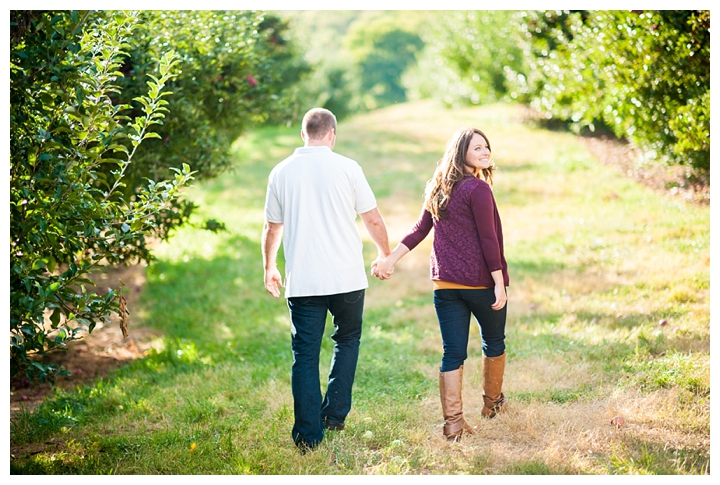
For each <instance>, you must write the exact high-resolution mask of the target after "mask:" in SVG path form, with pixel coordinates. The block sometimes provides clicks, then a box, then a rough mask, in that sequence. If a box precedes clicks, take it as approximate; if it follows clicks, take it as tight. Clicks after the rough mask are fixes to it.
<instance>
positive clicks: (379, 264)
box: [371, 258, 395, 280]
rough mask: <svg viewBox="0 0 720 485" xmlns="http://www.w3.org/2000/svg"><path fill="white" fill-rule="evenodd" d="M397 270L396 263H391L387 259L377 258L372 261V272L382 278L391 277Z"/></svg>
mask: <svg viewBox="0 0 720 485" xmlns="http://www.w3.org/2000/svg"><path fill="white" fill-rule="evenodd" d="M394 272H395V265H393V264H390V263H389V262H388V261H387V259H380V258H378V259H376V260H375V261H373V262H372V271H371V274H372V275H373V276H376V277H378V278H380V279H381V280H387V279H390V277H391V276H392V274H393V273H394Z"/></svg>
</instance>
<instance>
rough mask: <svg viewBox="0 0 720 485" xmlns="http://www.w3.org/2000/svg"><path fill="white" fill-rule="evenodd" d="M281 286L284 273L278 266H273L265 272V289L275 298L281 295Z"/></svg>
mask: <svg viewBox="0 0 720 485" xmlns="http://www.w3.org/2000/svg"><path fill="white" fill-rule="evenodd" d="M280 288H282V275H280V271H278V269H277V268H273V269H271V270H268V271H266V272H265V289H266V290H267V291H268V293H270V294H271V295H272V296H274V297H275V298H279V297H280Z"/></svg>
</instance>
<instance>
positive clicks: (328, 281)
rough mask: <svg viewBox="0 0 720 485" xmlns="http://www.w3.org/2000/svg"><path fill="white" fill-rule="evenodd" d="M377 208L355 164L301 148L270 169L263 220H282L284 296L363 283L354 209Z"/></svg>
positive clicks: (331, 292) (357, 211)
mask: <svg viewBox="0 0 720 485" xmlns="http://www.w3.org/2000/svg"><path fill="white" fill-rule="evenodd" d="M375 207H377V202H376V201H375V195H374V194H373V192H372V189H371V188H370V185H369V184H368V182H367V180H366V179H365V175H364V174H363V171H362V168H361V167H360V165H359V164H358V163H357V162H356V161H355V160H352V159H350V158H347V157H344V156H342V155H338V154H337V153H335V152H333V151H332V150H331V149H330V148H329V147H326V146H317V147H301V148H296V149H295V152H294V153H293V154H292V155H291V156H290V157H288V158H286V159H285V160H283V161H282V162H280V163H279V164H278V165H276V166H275V168H274V169H273V170H272V172H270V176H269V177H268V187H267V194H266V198H265V220H266V221H268V222H274V223H282V224H283V251H284V254H285V284H284V285H283V286H284V287H285V298H291V297H296V296H318V295H334V294H337V293H347V292H350V291H356V290H360V289H363V288H367V287H368V280H367V275H366V274H365V263H364V260H363V254H362V240H361V238H360V233H359V231H358V228H357V225H356V222H355V221H356V218H357V215H358V214H362V213H365V212H367V211H370V210H372V209H374V208H375Z"/></svg>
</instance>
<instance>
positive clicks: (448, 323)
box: [434, 288, 507, 372]
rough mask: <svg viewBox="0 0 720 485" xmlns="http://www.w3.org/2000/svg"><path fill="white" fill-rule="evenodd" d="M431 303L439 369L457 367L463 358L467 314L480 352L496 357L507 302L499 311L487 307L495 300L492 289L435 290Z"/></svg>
mask: <svg viewBox="0 0 720 485" xmlns="http://www.w3.org/2000/svg"><path fill="white" fill-rule="evenodd" d="M434 302H435V313H437V317H438V322H439V323H440V334H441V335H442V340H443V357H442V363H441V365H440V372H450V371H453V370H455V369H458V368H459V367H460V366H461V365H463V363H464V362H465V359H467V349H468V340H469V338H470V315H471V314H472V315H474V316H475V319H476V320H477V322H478V325H479V327H480V336H481V338H482V351H483V354H485V355H486V356H488V357H498V356H500V355H502V353H503V352H504V351H505V320H506V318H507V304H506V305H505V306H504V307H503V308H502V310H493V309H492V308H491V306H492V304H493V303H495V290H494V289H492V288H489V289H485V290H461V289H451V290H435V293H434Z"/></svg>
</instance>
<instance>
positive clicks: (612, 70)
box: [520, 10, 710, 172]
mask: <svg viewBox="0 0 720 485" xmlns="http://www.w3.org/2000/svg"><path fill="white" fill-rule="evenodd" d="M524 15H525V17H524V20H523V22H522V23H521V24H520V25H521V26H522V27H523V28H524V31H525V40H526V43H525V52H526V57H527V59H528V63H529V67H530V68H529V70H528V79H527V85H526V90H527V92H528V93H529V95H530V96H531V98H532V105H533V106H534V107H535V108H536V109H538V110H540V111H542V112H543V113H545V114H546V115H547V117H554V118H558V119H561V120H567V121H571V122H572V123H573V124H574V127H575V128H576V129H580V128H583V127H589V128H591V129H594V127H595V125H597V124H599V123H604V124H605V125H607V126H609V127H610V128H611V129H612V130H613V131H614V132H615V134H616V135H617V136H619V137H625V138H628V139H630V140H632V141H634V142H635V143H636V144H637V145H639V146H640V147H642V148H644V149H645V150H646V151H652V153H653V154H654V157H653V158H657V159H661V160H663V159H664V160H667V161H668V162H669V163H673V164H675V163H678V164H684V165H688V166H690V167H692V168H694V169H696V170H698V171H699V172H703V171H707V170H709V168H710V30H709V29H710V12H709V11H693V10H659V11H649V10H648V11H625V10H612V11H591V12H568V11H564V12H562V11H561V12H555V11H547V12H532V11H531V12H526V13H525V14H524Z"/></svg>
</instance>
